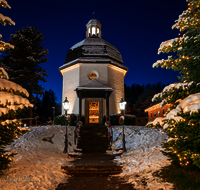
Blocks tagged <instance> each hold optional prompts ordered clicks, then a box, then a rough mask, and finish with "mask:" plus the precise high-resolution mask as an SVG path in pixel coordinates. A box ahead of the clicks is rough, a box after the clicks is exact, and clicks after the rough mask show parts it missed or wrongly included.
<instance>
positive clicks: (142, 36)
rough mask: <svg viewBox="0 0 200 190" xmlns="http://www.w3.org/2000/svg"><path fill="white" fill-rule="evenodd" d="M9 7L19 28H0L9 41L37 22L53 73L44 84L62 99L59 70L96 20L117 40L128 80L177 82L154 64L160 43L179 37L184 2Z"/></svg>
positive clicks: (39, 1) (42, 1) (43, 1)
mask: <svg viewBox="0 0 200 190" xmlns="http://www.w3.org/2000/svg"><path fill="white" fill-rule="evenodd" d="M7 2H8V4H9V5H10V6H11V7H12V8H11V9H8V8H7V9H4V8H1V10H0V13H2V14H3V15H4V16H9V17H10V18H11V19H12V20H13V21H14V22H15V23H16V25H15V26H9V25H6V26H5V27H4V26H1V31H0V33H1V34H2V35H3V39H4V41H6V40H7V39H8V38H9V37H10V34H14V33H15V31H17V30H19V29H20V28H21V27H27V26H36V27H37V29H38V30H41V32H43V35H44V40H43V42H44V48H45V49H48V50H49V54H48V56H47V57H48V62H47V63H44V64H42V66H43V68H45V69H46V70H47V73H48V75H49V77H48V78H47V82H46V83H41V84H42V86H43V87H44V88H45V90H49V89H52V90H53V91H54V92H55V93H56V96H57V97H58V102H60V101H61V99H62V76H61V74H60V72H59V70H58V68H59V67H60V66H62V65H63V64H64V61H65V57H66V54H67V52H68V50H69V49H70V48H71V47H72V46H73V45H74V44H76V43H78V42H79V41H82V40H83V39H85V38H86V34H85V32H86V26H85V25H86V24H87V22H88V21H89V20H90V19H92V13H93V12H95V18H96V19H97V20H99V21H100V23H101V25H102V38H103V39H104V40H106V41H108V42H110V43H111V44H113V45H114V46H115V47H116V48H117V49H118V50H119V51H120V53H121V55H122V59H123V61H124V65H125V66H127V67H128V68H129V71H128V73H127V75H126V77H125V83H126V84H127V85H128V86H130V85H131V84H133V83H138V84H140V85H143V84H147V83H152V84H153V83H157V82H159V81H160V82H162V83H164V84H167V83H174V82H178V78H177V74H178V73H175V72H174V71H172V70H166V69H161V68H154V69H153V68H152V65H153V63H154V62H156V61H157V60H158V59H166V58H167V56H169V55H170V54H160V55H158V54H157V52H158V48H159V46H160V44H161V42H163V41H166V40H169V39H172V38H176V37H177V36H178V33H179V31H178V30H176V29H174V30H172V29H171V27H172V25H173V24H174V21H175V20H177V19H178V17H179V15H180V14H181V13H182V12H183V11H184V10H186V9H187V3H186V0H151V1H150V0H143V1H135V0H131V1H130V0H124V1H114V0H109V1H108V0H101V1H91V0H88V1H76V0H73V1H61V0H57V1H49V0H48V1H47V0H34V1H32V0H28V1H27V0H20V1H16V0H8V1H7Z"/></svg>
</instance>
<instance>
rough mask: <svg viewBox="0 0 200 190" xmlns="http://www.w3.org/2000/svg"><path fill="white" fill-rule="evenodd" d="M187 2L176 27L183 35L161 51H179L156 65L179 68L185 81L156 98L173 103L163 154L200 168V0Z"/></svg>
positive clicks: (174, 85) (168, 87)
mask: <svg viewBox="0 0 200 190" xmlns="http://www.w3.org/2000/svg"><path fill="white" fill-rule="evenodd" d="M187 2H188V9H187V10H186V11H183V13H182V14H181V15H180V16H179V19H178V20H177V21H176V23H175V24H174V25H173V26H172V29H179V31H180V33H179V37H177V38H175V39H172V40H168V41H165V42H163V43H161V45H160V48H159V50H158V54H159V53H161V52H162V53H176V54H175V55H173V56H168V59H167V60H164V59H162V60H158V61H157V62H156V63H154V64H153V67H159V66H160V67H162V68H164V67H166V69H168V68H171V69H173V70H174V71H179V73H180V76H178V78H179V79H181V82H180V83H175V84H171V85H169V86H167V87H165V88H164V89H163V91H162V92H161V93H159V94H157V95H155V96H154V98H153V99H152V101H157V100H162V103H161V105H162V106H163V105H165V104H167V103H171V104H172V105H173V106H172V107H171V111H170V112H169V113H167V115H166V120H165V123H164V125H163V128H164V130H165V132H166V133H167V135H168V136H169V139H168V141H167V142H166V143H163V147H164V148H165V151H163V154H164V155H166V156H168V157H169V158H170V159H171V160H172V162H173V163H176V164H180V165H182V166H183V165H184V166H185V167H187V166H189V165H192V164H194V165H196V166H198V167H200V120H199V118H200V93H199V92H200V11H199V8H200V0H187Z"/></svg>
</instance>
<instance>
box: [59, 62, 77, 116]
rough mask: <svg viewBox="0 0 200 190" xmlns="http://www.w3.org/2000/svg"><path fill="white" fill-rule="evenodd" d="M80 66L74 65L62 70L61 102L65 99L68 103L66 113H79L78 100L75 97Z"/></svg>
mask: <svg viewBox="0 0 200 190" xmlns="http://www.w3.org/2000/svg"><path fill="white" fill-rule="evenodd" d="M80 65H81V64H76V65H73V66H71V67H68V68H66V69H64V70H63V71H62V72H63V97H62V99H63V101H64V99H65V97H67V99H68V101H70V108H69V110H68V113H69V114H71V113H74V114H78V113H79V98H78V97H77V94H76V91H74V90H75V89H76V87H77V86H79V79H80V77H79V75H80ZM62 114H64V109H63V107H62Z"/></svg>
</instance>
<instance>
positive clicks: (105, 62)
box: [59, 57, 129, 77]
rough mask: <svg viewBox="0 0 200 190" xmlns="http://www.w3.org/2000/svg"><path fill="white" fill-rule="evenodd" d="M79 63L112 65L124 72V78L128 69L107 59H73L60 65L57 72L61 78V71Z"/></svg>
mask: <svg viewBox="0 0 200 190" xmlns="http://www.w3.org/2000/svg"><path fill="white" fill-rule="evenodd" d="M80 63H86V64H87V63H95V64H111V65H114V66H116V67H118V68H119V69H121V70H124V77H125V76H126V73H127V72H128V70H129V69H128V67H126V66H124V65H122V64H121V63H117V62H116V61H113V60H111V59H107V58H100V59H97V58H94V59H91V58H88V59H87V58H85V57H83V58H81V57H80V58H78V59H75V60H73V61H70V62H68V63H66V64H64V65H62V66H61V67H59V71H60V73H61V75H62V76H63V72H62V71H63V70H64V69H67V68H69V67H71V66H73V65H76V64H80Z"/></svg>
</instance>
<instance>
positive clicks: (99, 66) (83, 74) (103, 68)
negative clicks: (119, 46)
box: [80, 63, 108, 85]
mask: <svg viewBox="0 0 200 190" xmlns="http://www.w3.org/2000/svg"><path fill="white" fill-rule="evenodd" d="M107 66H108V64H103V63H84V64H82V65H81V66H80V85H84V84H86V83H87V82H89V81H90V79H89V77H88V75H89V73H90V72H91V71H97V72H98V80H99V81H100V82H102V83H104V84H107V82H108V77H107V76H108V75H107V72H108V71H107Z"/></svg>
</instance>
